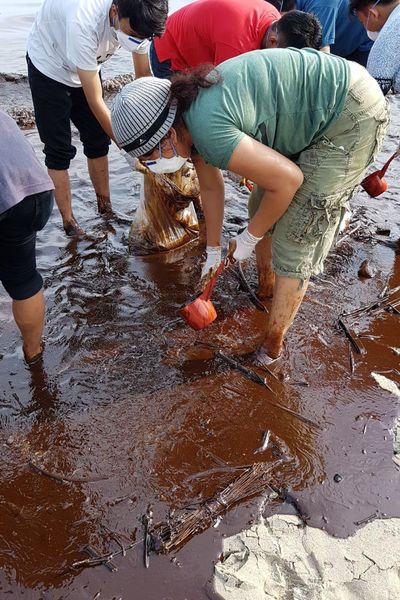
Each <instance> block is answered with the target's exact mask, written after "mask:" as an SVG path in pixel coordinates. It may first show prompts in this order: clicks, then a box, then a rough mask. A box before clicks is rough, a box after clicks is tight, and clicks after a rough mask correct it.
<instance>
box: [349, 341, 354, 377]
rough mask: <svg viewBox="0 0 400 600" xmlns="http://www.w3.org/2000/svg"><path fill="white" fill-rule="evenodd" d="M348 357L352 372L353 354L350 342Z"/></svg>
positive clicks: (351, 371)
mask: <svg viewBox="0 0 400 600" xmlns="http://www.w3.org/2000/svg"><path fill="white" fill-rule="evenodd" d="M349 359H350V373H351V374H353V373H354V356H353V351H352V349H351V343H350V342H349Z"/></svg>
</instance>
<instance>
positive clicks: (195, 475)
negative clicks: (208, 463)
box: [185, 465, 251, 483]
mask: <svg viewBox="0 0 400 600" xmlns="http://www.w3.org/2000/svg"><path fill="white" fill-rule="evenodd" d="M250 467H251V465H239V466H237V467H233V466H230V465H226V466H224V467H223V466H221V467H213V468H211V469H207V470H206V471H200V472H199V473H193V474H192V475H188V477H186V480H185V481H186V482H187V483H189V482H190V481H193V480H194V479H201V478H203V477H209V476H210V475H214V474H215V473H236V472H237V471H243V470H245V469H249V468H250Z"/></svg>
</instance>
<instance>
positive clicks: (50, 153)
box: [43, 144, 76, 171]
mask: <svg viewBox="0 0 400 600" xmlns="http://www.w3.org/2000/svg"><path fill="white" fill-rule="evenodd" d="M43 152H44V154H45V160H44V163H45V165H46V167H47V168H48V169H54V170H55V171H67V170H68V169H69V166H70V164H71V160H72V159H73V158H75V155H76V148H75V146H72V145H71V146H65V147H62V148H60V147H58V148H57V147H55V146H53V145H50V144H45V146H44V150H43Z"/></svg>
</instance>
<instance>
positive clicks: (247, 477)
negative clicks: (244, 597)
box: [150, 460, 282, 554]
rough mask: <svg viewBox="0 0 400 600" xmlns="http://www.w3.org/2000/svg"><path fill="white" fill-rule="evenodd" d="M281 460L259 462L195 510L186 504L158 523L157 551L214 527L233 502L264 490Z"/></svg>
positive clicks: (154, 544) (155, 532) (154, 543)
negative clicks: (169, 517)
mask: <svg viewBox="0 0 400 600" xmlns="http://www.w3.org/2000/svg"><path fill="white" fill-rule="evenodd" d="M281 462H282V460H278V461H275V462H274V463H266V462H260V463H257V464H255V465H253V466H252V467H250V468H249V469H246V471H245V472H244V473H242V474H241V475H240V476H239V477H237V478H236V479H234V480H233V481H232V482H231V483H230V484H229V485H228V486H227V487H226V488H225V489H223V490H222V492H219V493H218V494H216V495H215V496H214V497H212V498H209V499H208V500H205V501H204V502H203V503H202V504H201V505H199V507H198V508H196V509H195V510H193V509H190V508H187V507H185V508H183V509H181V510H177V511H176V512H175V514H174V516H173V518H171V519H169V520H168V521H166V522H162V523H158V524H157V525H155V526H154V528H153V529H152V530H151V531H150V535H151V538H152V547H153V548H154V550H155V552H157V553H164V554H166V553H168V552H171V551H173V550H177V549H178V548H180V547H181V546H182V545H183V544H185V543H186V542H188V541H189V540H190V539H191V538H192V537H193V536H194V535H196V534H198V533H202V532H203V531H205V530H206V529H208V528H209V527H211V526H212V525H213V523H214V522H215V519H217V517H219V516H220V515H222V514H224V513H225V512H226V511H228V510H229V509H230V508H232V506H234V505H235V504H237V503H239V502H241V501H243V500H247V499H248V498H251V497H253V496H257V495H258V494H260V493H261V492H263V491H264V490H265V487H266V486H267V485H268V484H269V479H270V477H271V475H272V472H273V470H274V469H275V468H276V467H277V466H278V465H279V464H281Z"/></svg>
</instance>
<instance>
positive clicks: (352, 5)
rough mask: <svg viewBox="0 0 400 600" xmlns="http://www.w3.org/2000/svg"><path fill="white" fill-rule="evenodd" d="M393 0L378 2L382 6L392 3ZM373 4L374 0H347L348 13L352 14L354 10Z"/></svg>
mask: <svg viewBox="0 0 400 600" xmlns="http://www.w3.org/2000/svg"><path fill="white" fill-rule="evenodd" d="M393 2H394V0H380V2H379V4H381V5H382V6H385V5H386V6H387V5H388V4H393ZM372 4H375V0H350V2H349V11H350V14H352V15H354V13H355V11H356V10H362V9H363V8H366V7H367V6H372Z"/></svg>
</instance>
